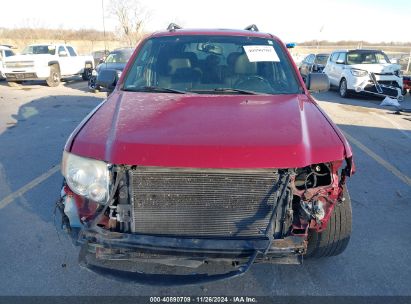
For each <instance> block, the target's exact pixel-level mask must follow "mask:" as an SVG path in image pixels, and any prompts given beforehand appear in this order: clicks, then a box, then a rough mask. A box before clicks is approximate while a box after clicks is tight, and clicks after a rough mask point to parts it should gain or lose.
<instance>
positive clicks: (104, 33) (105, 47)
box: [101, 0, 107, 57]
mask: <svg viewBox="0 0 411 304" xmlns="http://www.w3.org/2000/svg"><path fill="white" fill-rule="evenodd" d="M101 12H102V14H103V37H104V57H105V56H106V50H107V45H106V22H105V19H104V0H101Z"/></svg>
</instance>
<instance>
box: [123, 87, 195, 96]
mask: <svg viewBox="0 0 411 304" xmlns="http://www.w3.org/2000/svg"><path fill="white" fill-rule="evenodd" d="M123 91H131V92H157V93H176V94H187V91H180V90H175V89H169V88H162V87H155V86H145V87H138V88H136V87H129V88H124V89H123Z"/></svg>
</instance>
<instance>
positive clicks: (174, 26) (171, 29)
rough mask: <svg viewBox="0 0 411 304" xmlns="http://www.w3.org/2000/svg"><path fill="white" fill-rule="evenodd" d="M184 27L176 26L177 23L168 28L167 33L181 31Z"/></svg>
mask: <svg viewBox="0 0 411 304" xmlns="http://www.w3.org/2000/svg"><path fill="white" fill-rule="evenodd" d="M181 29H182V27H181V26H179V25H177V24H175V23H170V24H169V26H168V27H167V31H169V32H174V31H175V30H181Z"/></svg>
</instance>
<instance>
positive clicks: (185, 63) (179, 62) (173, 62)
mask: <svg viewBox="0 0 411 304" xmlns="http://www.w3.org/2000/svg"><path fill="white" fill-rule="evenodd" d="M168 65H169V66H170V74H175V72H176V70H178V69H184V68H191V62H190V59H188V58H172V59H170V60H169V61H168Z"/></svg>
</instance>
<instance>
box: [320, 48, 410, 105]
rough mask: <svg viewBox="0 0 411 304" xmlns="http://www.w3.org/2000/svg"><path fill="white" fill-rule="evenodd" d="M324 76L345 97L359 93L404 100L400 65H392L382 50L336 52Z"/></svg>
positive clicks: (332, 54)
mask: <svg viewBox="0 0 411 304" xmlns="http://www.w3.org/2000/svg"><path fill="white" fill-rule="evenodd" d="M324 73H325V74H327V75H328V78H329V79H330V84H331V86H334V87H338V88H339V92H340V96H341V97H348V96H349V95H350V93H352V92H357V93H367V94H373V95H377V96H381V97H384V96H389V97H393V98H397V99H402V88H403V80H402V76H401V73H400V66H399V65H398V64H392V63H390V60H389V59H388V57H387V55H386V54H385V53H384V52H382V51H379V50H364V49H361V50H350V51H347V50H341V51H334V52H333V53H331V56H330V58H329V59H328V61H327V64H326V66H325V68H324Z"/></svg>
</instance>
